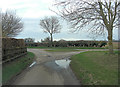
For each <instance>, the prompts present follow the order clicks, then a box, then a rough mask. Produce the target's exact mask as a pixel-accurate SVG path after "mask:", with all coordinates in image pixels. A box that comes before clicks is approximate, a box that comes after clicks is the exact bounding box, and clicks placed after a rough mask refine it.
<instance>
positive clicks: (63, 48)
mask: <svg viewBox="0 0 120 87" xmlns="http://www.w3.org/2000/svg"><path fill="white" fill-rule="evenodd" d="M27 48H37V49H105V48H102V47H27Z"/></svg>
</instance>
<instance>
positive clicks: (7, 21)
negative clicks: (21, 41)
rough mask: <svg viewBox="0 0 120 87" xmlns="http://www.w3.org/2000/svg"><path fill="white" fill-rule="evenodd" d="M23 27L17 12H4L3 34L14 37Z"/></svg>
mask: <svg viewBox="0 0 120 87" xmlns="http://www.w3.org/2000/svg"><path fill="white" fill-rule="evenodd" d="M22 29H23V23H22V21H21V18H19V17H18V16H17V15H16V13H15V12H13V11H6V12H5V13H2V36H3V37H14V36H16V35H18V34H19V33H20V32H21V31H22Z"/></svg>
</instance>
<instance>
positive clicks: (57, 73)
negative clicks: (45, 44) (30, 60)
mask: <svg viewBox="0 0 120 87" xmlns="http://www.w3.org/2000/svg"><path fill="white" fill-rule="evenodd" d="M28 51H30V52H33V53H34V54H35V55H36V62H37V63H36V65H34V66H33V67H31V68H27V69H26V70H24V71H23V72H22V73H21V74H20V75H19V76H17V78H16V79H15V80H14V81H13V83H12V85H80V82H79V81H78V80H77V78H76V77H75V76H74V74H73V72H72V71H71V69H70V67H68V68H61V67H59V66H58V65H57V64H56V63H55V60H56V59H57V60H58V59H63V58H68V57H70V56H71V55H74V54H77V53H80V52H57V53H50V52H46V51H44V50H43V49H28Z"/></svg>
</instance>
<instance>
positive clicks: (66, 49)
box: [28, 47, 105, 52]
mask: <svg viewBox="0 0 120 87" xmlns="http://www.w3.org/2000/svg"><path fill="white" fill-rule="evenodd" d="M28 48H36V49H45V51H48V52H71V51H79V50H76V49H105V48H100V47H28Z"/></svg>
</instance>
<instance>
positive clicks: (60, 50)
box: [45, 48, 80, 52]
mask: <svg viewBox="0 0 120 87" xmlns="http://www.w3.org/2000/svg"><path fill="white" fill-rule="evenodd" d="M45 51H48V52H73V51H80V50H76V49H64V48H63V49H46V50H45Z"/></svg>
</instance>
